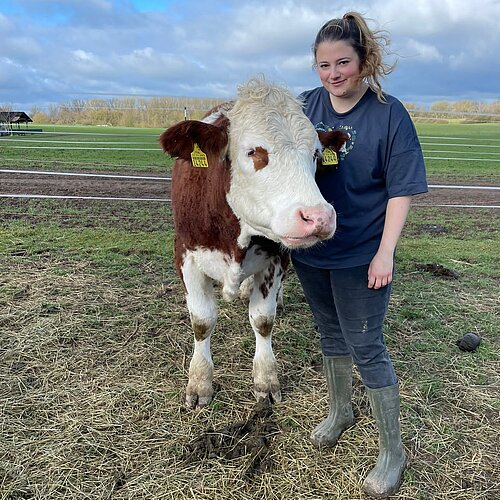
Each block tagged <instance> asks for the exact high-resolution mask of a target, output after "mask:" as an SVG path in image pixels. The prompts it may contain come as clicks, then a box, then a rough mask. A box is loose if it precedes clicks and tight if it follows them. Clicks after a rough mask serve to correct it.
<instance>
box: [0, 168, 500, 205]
mask: <svg viewBox="0 0 500 500" xmlns="http://www.w3.org/2000/svg"><path fill="white" fill-rule="evenodd" d="M129 175H137V176H144V174H143V173H136V174H129ZM430 183H432V184H445V182H441V183H440V182H438V181H435V180H434V181H432V182H430ZM478 187H479V186H478ZM0 194H17V195H26V194H32V195H46V196H47V195H48V196H94V197H96V196H97V197H117V198H148V199H149V198H154V199H163V200H165V199H169V198H170V182H169V181H167V180H165V181H162V180H144V179H116V178H103V177H77V176H59V175H41V174H24V173H23V174H20V173H10V172H9V173H3V172H0ZM415 203H418V204H420V205H424V204H425V205H435V204H444V205H448V204H449V205H500V191H499V190H484V189H439V188H431V189H430V191H429V193H427V194H424V195H419V196H418V197H416V198H415Z"/></svg>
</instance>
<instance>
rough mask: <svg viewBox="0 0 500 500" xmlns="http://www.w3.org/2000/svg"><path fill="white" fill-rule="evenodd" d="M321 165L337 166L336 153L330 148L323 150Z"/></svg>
mask: <svg viewBox="0 0 500 500" xmlns="http://www.w3.org/2000/svg"><path fill="white" fill-rule="evenodd" d="M322 163H323V165H338V164H339V159H338V157H337V153H336V152H335V151H333V150H331V149H330V148H325V149H323V161H322Z"/></svg>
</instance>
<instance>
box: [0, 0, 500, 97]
mask: <svg viewBox="0 0 500 500" xmlns="http://www.w3.org/2000/svg"><path fill="white" fill-rule="evenodd" d="M5 1H6V2H8V3H10V2H11V0H2V6H0V10H2V9H3V6H4V5H6V4H5V3H3V2H5ZM134 2H135V0H87V1H86V2H81V1H77V0H45V1H44V2H39V1H38V0H24V1H23V2H16V9H15V10H14V11H15V14H9V13H8V12H9V11H8V9H5V10H2V13H0V39H2V43H1V44H0V58H1V57H2V56H3V57H4V60H3V63H2V61H1V60H0V74H1V75H2V77H1V78H2V81H9V82H12V81H14V80H16V81H17V82H18V85H17V86H15V85H9V86H5V85H2V86H1V87H0V102H5V101H18V102H23V101H25V100H26V99H31V96H32V95H33V93H32V92H31V90H32V88H36V89H37V92H39V93H40V94H42V93H43V92H45V94H44V95H45V99H46V101H53V100H65V99H67V98H70V97H71V96H73V95H75V94H77V93H78V92H83V93H85V95H88V93H91V92H92V91H95V90H99V91H100V92H110V93H112V92H116V93H126V92H129V91H130V89H133V90H134V91H135V92H138V93H143V94H145V95H150V94H159V95H193V96H199V97H211V96H214V97H217V96H224V97H226V96H232V95H234V93H235V91H236V87H237V85H238V84H239V83H241V82H242V81H244V80H245V79H247V78H248V77H250V76H252V75H255V74H257V73H264V74H265V75H266V76H267V77H268V78H269V79H271V80H274V81H278V82H281V83H284V84H286V85H288V86H290V87H292V88H293V89H294V90H295V91H296V92H297V93H298V92H300V91H302V90H304V89H306V88H311V87H313V86H317V85H319V79H318V77H317V75H316V74H315V72H314V71H312V69H311V65H312V56H311V50H310V48H311V44H312V43H313V40H314V37H315V35H316V32H317V30H318V29H319V28H320V26H321V25H322V24H323V23H324V22H325V21H327V20H328V19H330V18H332V17H338V16H341V15H342V14H343V13H344V12H346V11H347V10H357V11H359V12H361V13H362V14H364V15H365V16H367V17H368V18H371V19H374V21H373V22H372V21H370V23H369V24H370V26H372V27H380V28H385V29H387V30H388V31H389V33H390V35H391V39H392V45H391V48H392V50H393V52H394V53H395V54H396V55H398V56H399V59H400V61H399V64H398V66H397V67H396V69H395V71H394V73H393V74H391V75H390V76H389V78H388V79H387V86H388V87H389V88H390V89H391V92H392V93H393V94H395V95H396V96H398V97H400V98H401V99H405V96H406V95H410V94H411V95H412V96H413V95H414V93H415V82H418V89H417V91H418V92H419V93H420V94H421V95H422V99H424V98H425V96H426V95H436V94H440V93H441V92H448V93H449V94H450V98H451V97H452V96H453V95H459V94H460V95H463V94H464V93H465V94H467V93H471V94H472V93H474V95H476V92H477V91H478V87H477V86H478V85H479V84H478V82H481V88H480V89H479V90H480V92H482V95H484V96H490V97H491V96H495V97H496V96H498V85H497V83H496V82H497V81H498V80H500V74H499V73H500V68H498V66H499V65H498V64H495V63H494V61H496V60H497V59H498V53H499V51H500V40H499V37H498V34H497V33H498V27H497V22H498V19H500V2H498V1H495V0H483V2H482V3H481V5H480V8H478V7H477V6H476V5H474V4H473V3H471V2H470V0H468V1H467V2H466V1H465V0H443V1H441V2H437V3H436V2H435V0H414V1H412V2H411V3H407V4H404V5H403V6H402V4H401V2H400V0H373V1H368V0H353V1H350V2H347V1H344V0H338V1H337V2H334V3H332V2H331V0H316V1H315V2H303V1H300V0H284V1H283V2H279V3H276V2H269V0H266V1H263V0H249V1H247V2H227V1H225V0H212V1H211V2H205V1H201V0H191V1H189V2H183V1H181V0H173V1H169V2H158V3H159V4H163V5H165V6H166V7H165V8H164V10H162V11H154V10H151V9H152V8H154V4H151V5H152V6H153V7H151V8H150V9H146V10H147V11H146V12H140V11H138V10H136V9H135V8H134V6H133V4H134ZM42 4H43V5H42ZM23 8H24V9H25V10H24V13H23V10H22V9H23ZM14 11H13V12H14ZM5 58H8V60H10V61H11V63H6V62H5V61H6V60H7V59H5ZM465 69H466V70H468V71H464V70H465ZM430 70H431V71H430ZM424 73H425V75H427V77H426V78H425V80H424V81H421V80H422V76H421V75H422V74H424ZM457 74H460V78H457ZM429 75H431V76H432V77H429Z"/></svg>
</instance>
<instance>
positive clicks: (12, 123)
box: [0, 111, 33, 135]
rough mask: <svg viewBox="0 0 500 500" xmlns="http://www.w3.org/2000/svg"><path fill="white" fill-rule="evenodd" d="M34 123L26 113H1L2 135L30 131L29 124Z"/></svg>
mask: <svg viewBox="0 0 500 500" xmlns="http://www.w3.org/2000/svg"><path fill="white" fill-rule="evenodd" d="M32 121H33V120H32V119H31V118H30V117H29V116H28V115H27V114H26V113H25V112H24V111H0V135H4V134H10V133H12V132H16V131H18V130H19V131H25V130H28V123H30V122H32ZM21 125H24V127H23V128H21Z"/></svg>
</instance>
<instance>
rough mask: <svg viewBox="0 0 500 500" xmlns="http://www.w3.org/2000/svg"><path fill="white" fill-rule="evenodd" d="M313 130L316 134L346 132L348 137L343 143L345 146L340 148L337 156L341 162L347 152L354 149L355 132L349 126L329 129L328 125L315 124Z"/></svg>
mask: <svg viewBox="0 0 500 500" xmlns="http://www.w3.org/2000/svg"><path fill="white" fill-rule="evenodd" d="M314 128H315V129H316V130H317V131H318V132H332V131H333V130H343V131H344V132H347V134H348V135H349V139H347V141H346V142H345V144H344V145H343V146H342V147H341V148H340V151H339V156H340V159H341V160H343V159H344V158H345V157H346V156H347V155H348V154H349V151H351V149H352V148H353V147H354V143H355V142H356V130H354V129H353V128H352V127H351V125H340V126H338V127H336V128H335V127H330V126H329V125H325V124H324V123H323V122H319V123H317V124H316V125H315V126H314Z"/></svg>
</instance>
